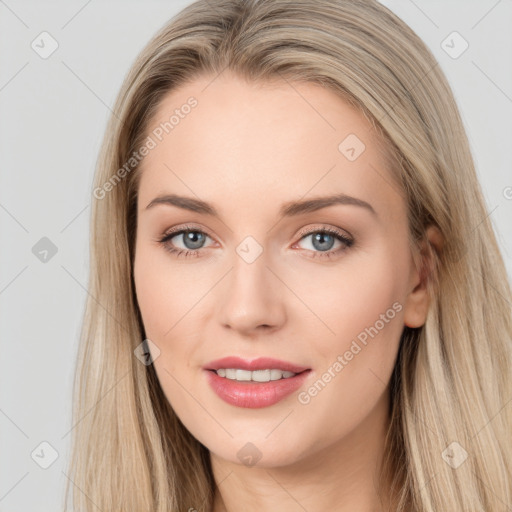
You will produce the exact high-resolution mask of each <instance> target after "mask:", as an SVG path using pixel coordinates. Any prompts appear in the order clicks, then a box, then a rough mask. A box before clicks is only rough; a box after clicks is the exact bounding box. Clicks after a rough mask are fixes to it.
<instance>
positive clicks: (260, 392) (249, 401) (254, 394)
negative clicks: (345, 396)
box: [203, 356, 311, 409]
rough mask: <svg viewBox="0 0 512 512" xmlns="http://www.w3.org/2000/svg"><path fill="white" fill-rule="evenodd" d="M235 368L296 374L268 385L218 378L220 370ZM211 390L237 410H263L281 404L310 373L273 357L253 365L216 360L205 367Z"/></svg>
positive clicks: (261, 359)
mask: <svg viewBox="0 0 512 512" xmlns="http://www.w3.org/2000/svg"><path fill="white" fill-rule="evenodd" d="M228 368H232V369H233V368H236V369H239V370H247V371H257V370H269V369H274V370H282V371H288V372H293V373H294V374H295V375H294V376H292V377H288V378H282V379H279V380H273V381H268V382H255V381H245V382H244V381H237V380H230V379H228V378H225V377H220V376H219V375H217V371H216V370H219V369H228ZM203 370H204V373H205V374H206V379H207V382H208V384H209V385H210V387H211V389H212V390H213V391H214V392H215V393H216V394H217V396H218V397H219V398H221V399H222V400H223V401H224V402H226V403H228V404H230V405H233V406H235V407H245V408H251V409H256V408H261V407H268V406H270V405H273V404H276V403H277V402H280V401H281V400H283V399H284V398H286V397H287V396H289V395H290V394H292V393H293V392H294V391H296V390H297V389H298V388H299V387H300V386H302V384H303V383H304V381H305V380H306V379H307V378H308V376H309V374H310V373H311V369H310V368H307V367H305V366H299V365H297V364H294V363H290V362H287V361H281V360H278V359H273V358H270V357H260V358H258V359H253V360H251V361H248V360H245V359H242V358H240V357H236V356H231V357H224V358H222V359H217V360H215V361H212V362H210V363H208V364H206V365H205V366H204V367H203Z"/></svg>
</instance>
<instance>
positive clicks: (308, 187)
mask: <svg viewBox="0 0 512 512" xmlns="http://www.w3.org/2000/svg"><path fill="white" fill-rule="evenodd" d="M114 110H115V112H116V115H115V116H114V117H113V118H112V119H111V120H110V124H109V126H108V129H107V133H106V136H105V141H104V144H103V147H102V154H101V158H100V161H99V165H98V168H97V172H96V176H95V186H94V192H93V195H94V198H95V199H94V206H93V216H92V221H91V230H92V232H91V269H90V272H91V273H90V283H89V291H90V298H89V300H88V303H87V308H86V314H85V321H84V326H83V333H82V340H81V350H82V352H81V357H80V361H79V368H78V370H77V381H76V390H75V393H76V403H75V411H74V424H76V427H75V429H74V431H73V432H74V436H75V437H74V445H73V454H72V464H71V475H70V478H71V480H72V481H73V487H74V488H75V490H74V493H73V494H74V496H73V503H74V506H75V507H76V508H77V509H79V510H93V509H98V508H99V509H100V510H123V511H142V510H148V511H149V510H151V511H162V512H163V511H170V510H172V511H186V510H188V511H191V510H201V511H213V512H221V511H226V512H231V511H233V510H247V511H252V510H274V509H281V510H308V511H314V510H325V509H331V510H337V511H348V510H350V511H356V510H357V511H361V512H363V511H364V512H366V511H377V510H378V511H384V510H389V511H403V512H405V511H408V512H410V511H417V512H420V511H421V512H423V511H425V512H426V511H429V512H438V511H439V510H450V511H452V510H453V511H459V510H460V511H462V510H471V511H484V510H485V511H487V512H488V511H493V512H495V511H501V510H503V511H505V510H508V508H507V506H508V507H510V504H511V503H512V488H511V475H512V468H511V464H512V463H511V461H512V453H511V451H512V450H511V443H510V429H511V426H512V407H511V405H510V404H511V402H510V399H511V395H510V393H511V390H512V382H511V376H510V367H511V359H512V355H511V343H512V341H511V340H512V322H511V310H510V304H511V303H512V297H511V293H510V288H509V285H508V281H507V276H506V271H505V268H504V265H503V261H502V258H501V255H500V253H499V249H498V246H497V243H496V239H495V235H494V233H493V230H492V227H491V224H490V222H489V220H488V217H487V213H486V210H485V204H484V201H483V199H482V193H481V190H480V186H479V184H478V182H477V179H476V175H475V170H474V164H473V161H472V157H471V154H470V150H469V147H468V142H467V138H466V135H465V133H464V129H463V126H462V123H461V120H460V116H459V113H458V110H457V107H456V104H455V101H454V99H453V95H452V92H451V90H450V88H449V86H448V84H447V82H446V79H445V77H444V76H443V74H442V72H441V71H440V69H439V67H438V66H437V62H436V61H435V59H434V58H433V56H432V55H431V53H430V52H429V51H428V50H427V48H426V47H425V45H424V44H423V42H422V41H421V40H420V39H419V38H418V36H416V35H415V34H414V33H413V32H412V31H411V29H410V28H409V27H407V26H406V25H405V24H404V23H403V22H402V21H401V20H400V19H399V18H397V17H396V16H395V15H394V14H393V13H391V12H390V11H389V10H388V9H386V8H385V7H383V6H382V5H380V4H379V3H377V2H374V1H371V0H364V1H363V0H355V1H350V2H345V1H341V0H321V1H318V0H315V1H313V0H300V1H298V2H297V1H293V2H292V1H291V0H259V1H257V0H248V1H243V2H242V1H240V0H220V1H218V2H215V4H212V3H210V2H207V1H206V0H199V1H197V2H195V3H194V4H192V5H190V6H189V7H187V8H186V9H185V10H183V11H182V12H181V13H180V14H179V15H178V16H176V17H175V18H174V19H173V20H171V22H170V23H169V24H167V25H166V26H165V27H164V28H163V29H162V30H161V31H160V32H159V33H158V34H157V35H156V37H155V38H154V39H153V40H152V41H151V42H150V43H149V44H148V45H147V47H146V48H145V49H144V50H143V52H142V53H141V54H140V56H139V57H138V59H137V61H136V62H135V64H134V66H133V67H132V69H131V71H130V73H129V74H128V76H127V77H126V79H125V82H124V84H123V86H122V89H121V92H120V94H119V97H118V99H117V103H116V106H115V109H114ZM69 491H70V489H69V488H68V495H69Z"/></svg>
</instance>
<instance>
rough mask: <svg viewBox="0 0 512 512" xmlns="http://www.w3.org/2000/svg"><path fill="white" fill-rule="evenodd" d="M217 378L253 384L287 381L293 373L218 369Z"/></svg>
mask: <svg viewBox="0 0 512 512" xmlns="http://www.w3.org/2000/svg"><path fill="white" fill-rule="evenodd" d="M216 372H217V375H218V376H219V377H225V378H227V379H230V380H237V381H254V382H270V381H271V380H279V379H289V378H290V377H293V376H294V375H297V374H296V373H293V372H287V371H282V370H275V369H271V370H255V371H253V372H251V371H249V370H240V369H239V368H219V369H218V370H216Z"/></svg>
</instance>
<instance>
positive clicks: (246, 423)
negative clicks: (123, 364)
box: [134, 73, 427, 467]
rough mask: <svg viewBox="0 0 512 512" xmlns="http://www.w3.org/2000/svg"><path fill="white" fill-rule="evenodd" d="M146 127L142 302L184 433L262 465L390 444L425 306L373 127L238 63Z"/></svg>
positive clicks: (398, 197)
mask: <svg viewBox="0 0 512 512" xmlns="http://www.w3.org/2000/svg"><path fill="white" fill-rule="evenodd" d="M191 97H193V99H191ZM172 116H174V117H172ZM165 123H167V124H165ZM147 135H148V136H149V137H151V140H152V141H153V142H150V141H149V139H148V140H147V146H148V148H150V149H149V153H148V155H147V156H146V157H145V159H144V161H143V163H142V167H141V171H142V175H141V181H140V189H139V196H138V226H137V241H136V255H135V264H134V277H135V285H136V292H137V300H138V304H139V307H140V311H141V314H142V318H143V322H144V327H145V331H146V336H147V338H148V339H149V340H151V343H150V344H149V346H150V349H152V353H153V358H154V367H155V370H156V373H157V375H158V379H159V381H160V384H161V386H162V389H163V391H164V393H165V395H166V397H167V399H168V400H169V402H170V404H171V405H172V407H173V408H174V410H175V412H176V414H177V415H178V417H179V418H180V419H181V421H182V422H183V423H184V425H185V426H186V427H187V429H188V430H189V431H190V432H191V433H192V434H193V435H194V436H195V437H196V438H197V439H198V440H199V441H200V442H201V443H203V444H204V445H205V446H206V447H207V448H208V449H209V450H210V452H211V453H212V456H213V455H215V456H216V457H218V458H219V459H222V460H224V461H231V462H234V463H237V464H246V465H253V464H255V463H257V464H258V465H260V466H263V467H276V466H283V465H289V464H293V463H294V462H298V461H300V460H302V459H305V458H306V457H309V456H313V455H318V454H319V453H320V452H321V451H322V450H323V451H324V453H325V452H327V451H329V450H335V449H338V448H339V449H340V450H344V451H345V452H344V453H347V452H346V450H353V451H355V450H364V449H365V447H367V446H368V445H371V444H372V443H373V442H374V440H376V439H382V435H383V432H384V430H383V428H384V424H385V422H386V420H387V417H388V416H387V414H388V405H389V402H388V400H389V396H388V393H389V388H388V387H387V386H388V383H389V380H390V376H391V373H392V370H393V367H394V364H395V359H396V355H397V350H398V347H399V340H400V335H401V333H402V330H403V328H404V324H405V325H409V326H411V327H416V326H420V325H422V323H423V322H424V319H425V314H426V308H427V303H426V295H425V291H424V288H423V287H422V285H421V282H420V279H419V275H420V274H419V273H418V272H417V271H416V269H415V267H414V264H413V259H412V254H411V250H410V247H409V243H408V225H407V211H406V206H405V202H404V199H403V196H402V194H401V193H400V190H399V187H398V186H396V185H395V181H394V180H393V177H392V174H391V170H390V169H389V168H388V167H387V164H386V159H385V154H384V152H383V151H382V150H380V149H379V147H380V146H379V145H378V139H377V137H376V133H375V131H374V130H373V129H372V127H371V124H370V123H369V122H368V121H367V120H366V118H365V117H364V116H363V115H362V114H361V113H360V112H359V111H357V110H355V109H354V108H353V107H351V106H349V105H348V104H347V103H345V102H344V101H342V100H341V99H340V98H339V97H338V96H337V95H336V94H335V93H333V92H330V91H328V90H326V89H324V88H322V87H320V86H318V85H314V84H311V83H301V84H299V83H287V82H285V81H282V82H275V83H272V84H270V83H266V84H265V85H261V84H259V85H256V84H254V83H251V84H249V83H246V82H244V81H242V80H240V79H239V78H237V77H236V76H235V75H233V74H229V73H225V74H223V75H221V76H218V77H217V78H215V77H213V76H208V77H204V78H201V79H197V80H195V81H194V82H193V83H190V84H187V85H186V86H182V87H181V88H179V89H177V90H174V91H172V92H171V93H170V94H168V95H167V96H166V98H165V100H164V101H163V102H162V103H161V105H160V107H159V111H158V114H157V116H156V117H155V118H154V119H153V121H152V123H151V127H150V130H149V131H148V133H147ZM153 146H154V147H153ZM180 198H183V199H180ZM336 198H337V199H338V200H337V201H336V200H334V199H336ZM185 229H186V230H188V234H187V233H183V230H185ZM226 357H235V358H240V359H241V360H242V361H240V360H231V361H224V362H223V361H220V362H219V363H218V364H216V363H215V362H216V361H218V360H219V359H221V358H226ZM259 358H272V359H274V360H277V361H265V360H261V361H256V362H255V360H257V359H259ZM254 362H255V364H253V363H254ZM258 363H260V364H258ZM213 368H218V369H219V372H218V373H219V374H217V372H214V371H213ZM237 369H238V371H237ZM226 370H227V372H226ZM250 370H253V371H250ZM256 370H258V371H256ZM272 370H274V371H272ZM293 370H295V371H293ZM303 370H304V371H303ZM283 371H285V372H290V371H291V372H292V373H291V374H290V373H283ZM293 374H296V375H293ZM246 379H250V380H246ZM269 379H270V380H269ZM342 447H343V448H342Z"/></svg>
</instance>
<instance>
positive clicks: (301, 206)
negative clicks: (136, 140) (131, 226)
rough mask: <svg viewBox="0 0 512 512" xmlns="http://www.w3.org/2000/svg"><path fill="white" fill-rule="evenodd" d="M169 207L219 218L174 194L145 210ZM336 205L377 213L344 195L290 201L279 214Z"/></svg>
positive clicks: (211, 210) (201, 205)
mask: <svg viewBox="0 0 512 512" xmlns="http://www.w3.org/2000/svg"><path fill="white" fill-rule="evenodd" d="M162 204H164V205H171V206H176V207H178V208H182V209H184V210H189V211H192V212H196V213H201V214H203V215H211V216H213V217H219V213H218V211H217V210H216V208H215V207H214V206H213V205H211V204H210V203H207V202H205V201H202V200H200V199H194V198H192V197H185V196H178V195H176V194H166V195H162V196H159V197H156V198H155V199H153V200H152V201H151V202H150V203H149V204H148V205H147V206H146V210H148V209H149V208H152V207H153V206H156V205H162ZM337 204H343V205H352V206H360V207H362V208H365V209H366V210H368V211H369V212H370V213H371V214H372V215H375V216H377V212H376V211H375V210H374V209H373V206H372V205H371V204H370V203H367V202H366V201H363V200H362V199H358V198H356V197H352V196H348V195H346V194H335V195H331V196H325V197H316V198H313V199H306V200H301V201H290V202H288V203H285V204H283V206H282V207H281V209H280V211H279V213H280V215H281V216H283V217H293V216H296V215H301V214H305V213H310V212H315V211H317V210H321V209H322V208H327V207H328V206H333V205H337Z"/></svg>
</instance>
